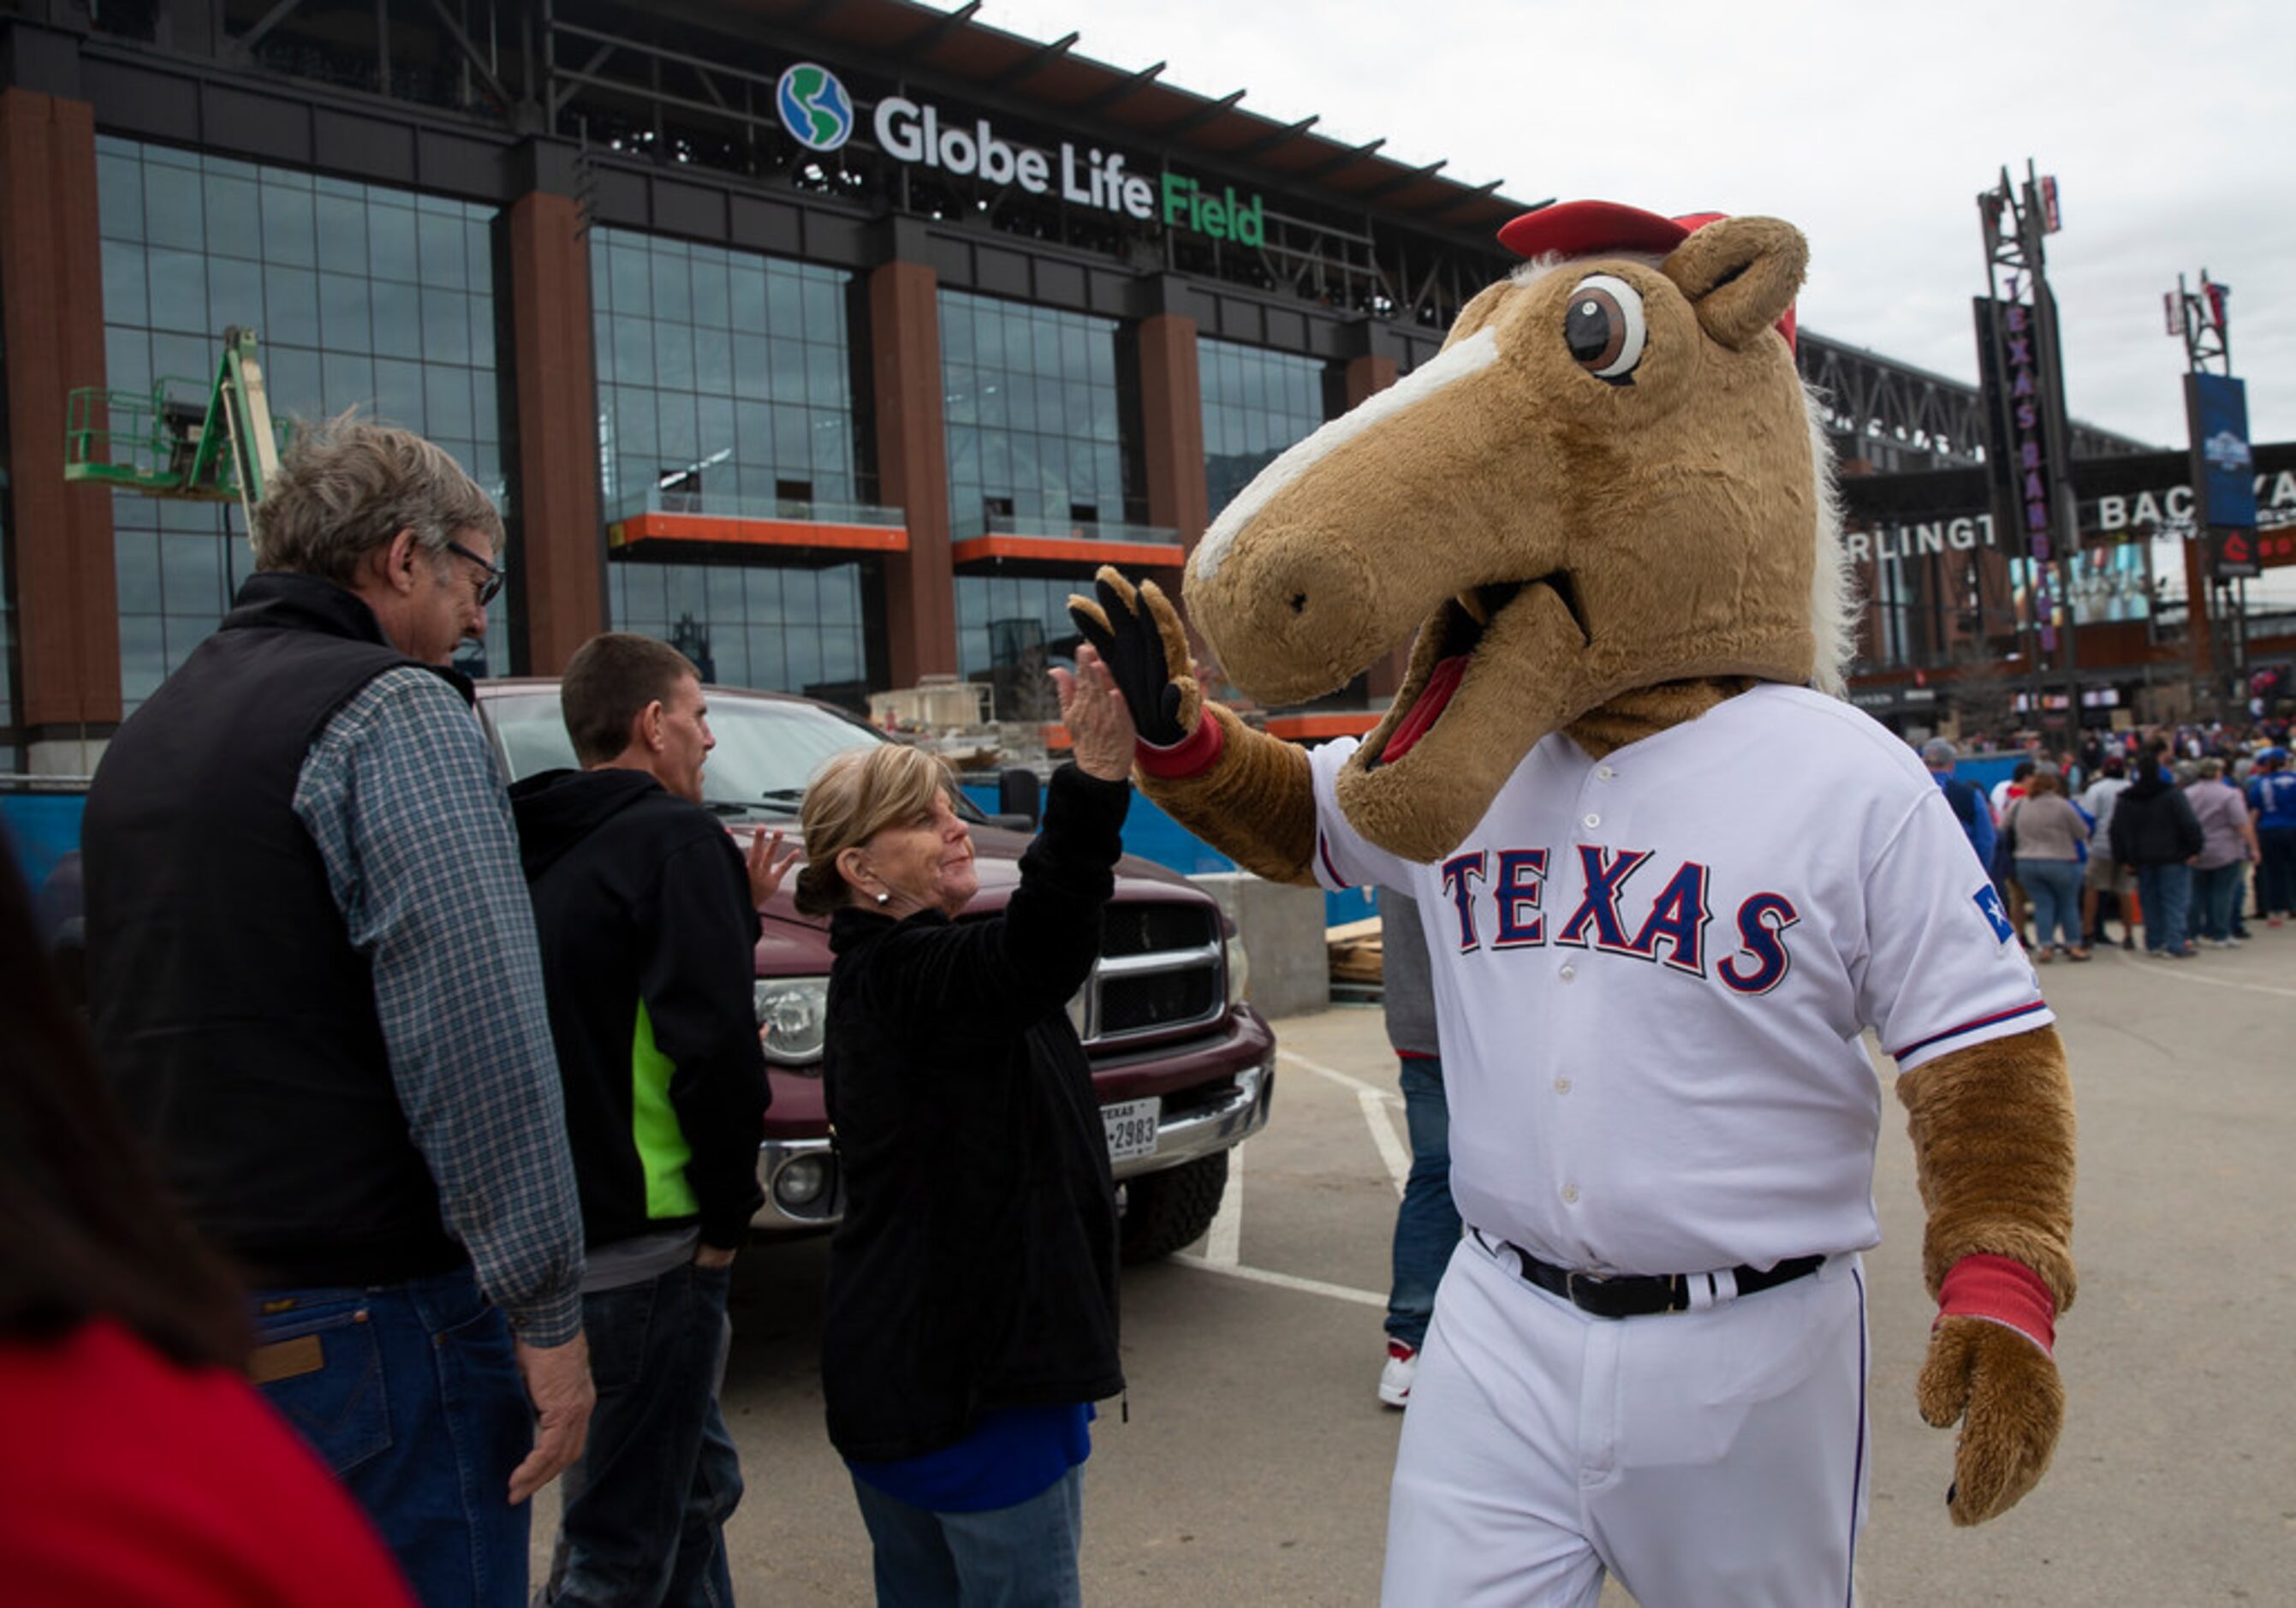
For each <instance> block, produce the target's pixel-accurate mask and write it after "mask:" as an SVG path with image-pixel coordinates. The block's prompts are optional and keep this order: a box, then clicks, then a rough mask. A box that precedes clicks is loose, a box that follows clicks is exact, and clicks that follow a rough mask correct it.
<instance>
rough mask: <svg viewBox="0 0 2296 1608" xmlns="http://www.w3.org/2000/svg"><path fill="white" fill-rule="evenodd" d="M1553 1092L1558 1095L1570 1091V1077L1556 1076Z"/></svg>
mask: <svg viewBox="0 0 2296 1608" xmlns="http://www.w3.org/2000/svg"><path fill="white" fill-rule="evenodd" d="M1554 1092H1555V1093H1556V1094H1558V1095H1567V1094H1569V1093H1570V1079H1568V1078H1557V1079H1555V1080H1554Z"/></svg>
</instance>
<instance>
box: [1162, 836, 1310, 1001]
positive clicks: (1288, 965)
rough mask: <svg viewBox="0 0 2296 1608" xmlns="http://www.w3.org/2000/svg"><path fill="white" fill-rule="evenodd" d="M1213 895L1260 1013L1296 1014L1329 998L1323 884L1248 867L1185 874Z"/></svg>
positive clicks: (1252, 999)
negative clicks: (1245, 956) (1296, 882)
mask: <svg viewBox="0 0 2296 1608" xmlns="http://www.w3.org/2000/svg"><path fill="white" fill-rule="evenodd" d="M1188 880H1189V881H1190V882H1193V883H1195V884H1196V886H1198V887H1199V888H1201V889H1202V890H1204V891H1205V892H1207V893H1209V894H1210V895H1211V896H1212V897H1213V898H1216V899H1218V901H1219V906H1220V908H1221V909H1222V910H1225V911H1226V912H1227V915H1228V918H1229V919H1230V920H1231V921H1233V922H1234V923H1235V926H1236V931H1237V933H1238V934H1239V935H1240V937H1241V938H1242V942H1243V946H1244V948H1245V949H1246V951H1247V952H1248V953H1249V954H1250V955H1251V996H1250V997H1251V1003H1252V1004H1253V1005H1256V1006H1258V1007H1259V1013H1260V1014H1261V1015H1263V1016H1271V1017H1272V1016H1297V1015H1300V1014H1301V1013H1305V1012H1308V1011H1320V1010H1323V1009H1324V1007H1325V1006H1327V1005H1330V1004H1331V1003H1332V973H1331V963H1330V961H1329V959H1328V958H1327V957H1326V956H1325V955H1324V890H1322V889H1320V888H1293V887H1290V886H1287V885H1286V884H1283V883H1281V882H1268V881H1267V880H1266V879H1265V878H1262V877H1256V876H1253V875H1252V874H1250V873H1249V872H1243V871H1220V872H1205V873H1202V874H1198V875H1195V876H1192V877H1190V878H1189V879H1188Z"/></svg>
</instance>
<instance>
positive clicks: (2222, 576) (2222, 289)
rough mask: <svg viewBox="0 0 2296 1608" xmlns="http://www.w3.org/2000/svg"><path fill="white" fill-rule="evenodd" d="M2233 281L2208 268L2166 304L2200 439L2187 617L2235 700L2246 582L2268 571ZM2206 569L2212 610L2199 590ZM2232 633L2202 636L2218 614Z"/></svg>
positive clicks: (2244, 639)
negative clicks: (2196, 283) (2237, 372)
mask: <svg viewBox="0 0 2296 1608" xmlns="http://www.w3.org/2000/svg"><path fill="white" fill-rule="evenodd" d="M2231 296H2232V291H2231V287H2229V286H2227V285H2223V284H2218V283H2216V282H2215V281H2213V280H2211V279H2210V277H2209V271H2208V270H2207V269H2206V268H2202V270H2201V288H2200V289H2199V290H2198V291H2192V290H2188V289H2186V288H2185V276H2184V275H2182V274H2179V275H2177V288H2176V289H2175V290H2173V291H2169V292H2168V293H2167V294H2166V295H2165V296H2164V297H2163V298H2162V300H2163V302H2164V303H2165V310H2166V312H2167V314H2168V322H2169V333H2170V334H2171V335H2176V336H2179V337H2181V338H2182V339H2183V340H2184V342H2185V423H2186V424H2187V426H2188V427H2189V429H2190V430H2191V432H2192V441H2193V493H2194V496H2193V544H2194V545H2193V546H2191V547H2188V548H2187V549H2186V552H2187V562H2186V563H2185V577H2186V592H2187V596H2188V602H2187V604H2186V618H2187V619H2188V620H2189V621H2190V622H2191V624H2190V626H2189V628H2188V629H2189V630H2190V631H2191V633H2192V635H2193V637H2194V669H2196V670H2205V671H2207V672H2209V673H2210V681H2211V683H2212V684H2213V690H2214V691H2215V692H2216V693H2217V694H2218V696H2219V697H2222V696H2224V695H2225V694H2226V693H2227V692H2229V694H2230V701H2231V703H2232V704H2234V705H2235V706H2236V705H2237V704H2238V702H2239V701H2240V699H2241V698H2242V697H2243V695H2244V692H2245V687H2244V685H2243V684H2244V683H2245V681H2246V680H2247V670H2248V583H2249V582H2250V581H2251V579H2253V578H2255V577H2256V576H2258V575H2259V574H2261V573H2262V572H2263V571H2262V570H2261V568H2260V567H2259V563H2258V559H2257V551H2256V459H2255V455H2253V454H2252V453H2251V451H2250V450H2249V444H2248V390H2247V387H2246V386H2245V385H2244V384H2243V382H2242V381H2239V380H2236V379H2235V378H2234V377H2233V372H2232V328H2231V324H2230V322H2229V320H2228V318H2227V316H2226V302H2227V301H2229V300H2230V299H2231ZM2203 570H2205V585H2206V587H2207V589H2208V598H2207V602H2208V603H2209V605H2210V606H2209V608H2208V611H2207V613H2206V614H2205V615H2204V614H2203V613H2202V609H2201V603H2202V599H2201V597H2200V595H2199V594H2200V589H2201V585H2202V571H2203ZM2211 616H2212V617H2213V618H2215V619H2221V620H2226V621H2227V622H2228V623H2229V624H2230V627H2231V629H2229V630H2228V631H2209V632H2208V640H2207V642H2206V644H2202V641H2201V640H2200V638H2201V634H2202V632H2203V631H2206V630H2207V629H2208V628H2207V624H2206V621H2207V619H2209V618H2210V617H2211Z"/></svg>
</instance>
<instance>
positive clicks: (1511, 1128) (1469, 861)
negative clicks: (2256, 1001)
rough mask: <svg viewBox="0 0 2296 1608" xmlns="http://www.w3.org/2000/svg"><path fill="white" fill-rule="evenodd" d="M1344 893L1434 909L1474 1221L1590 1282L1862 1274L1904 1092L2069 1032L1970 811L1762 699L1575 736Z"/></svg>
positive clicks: (1899, 754)
mask: <svg viewBox="0 0 2296 1608" xmlns="http://www.w3.org/2000/svg"><path fill="white" fill-rule="evenodd" d="M1353 747H1354V744H1353V743H1352V742H1334V743H1330V744H1327V745H1325V746H1324V747H1323V748H1321V749H1318V750H1316V752H1315V753H1314V754H1313V755H1312V756H1311V759H1312V761H1313V767H1314V773H1315V779H1316V812H1317V825H1318V841H1317V845H1316V849H1317V867H1316V869H1317V874H1318V875H1319V876H1320V877H1322V879H1323V880H1324V882H1326V883H1327V884H1328V885H1330V886H1333V887H1347V886H1349V885H1352V884H1359V883H1381V884H1384V885H1387V886H1390V887H1395V888H1398V889H1400V890H1403V891H1404V892H1406V893H1408V894H1410V895H1411V896H1412V897H1413V898H1415V899H1417V900H1418V901H1419V908H1420V913H1421V921H1422V924H1423V928H1424V930H1425V932H1426V935H1427V943H1428V950H1429V953H1430V955H1431V957H1432V959H1433V962H1434V973H1435V999H1436V1014H1437V1018H1438V1022H1439V1041H1440V1043H1441V1046H1442V1054H1443V1075H1444V1083H1445V1085H1446V1092H1447V1095H1448V1097H1449V1101H1450V1112H1451V1190H1452V1194H1453V1195H1454V1196H1455V1197H1456V1200H1457V1202H1458V1206H1459V1211H1460V1215H1461V1216H1462V1217H1463V1218H1465V1219H1466V1221H1467V1222H1468V1223H1470V1224H1471V1225H1472V1226H1474V1227H1479V1228H1480V1229H1482V1230H1484V1231H1485V1232H1486V1233H1487V1234H1490V1235H1497V1236H1499V1237H1500V1238H1503V1239H1505V1240H1508V1241H1512V1242H1513V1243H1516V1244H1519V1245H1521V1246H1522V1247H1524V1248H1525V1249H1526V1250H1529V1251H1532V1252H1534V1253H1535V1254H1537V1255H1538V1256H1540V1257H1543V1258H1545V1259H1547V1260H1549V1261H1552V1262H1554V1263H1557V1264H1559V1265H1561V1266H1563V1267H1566V1268H1579V1269H1582V1270H1586V1271H1590V1272H1603V1273H1630V1274H1674V1273H1697V1272H1705V1271H1710V1270H1713V1269H1718V1268H1729V1267H1733V1266H1735V1265H1737V1264H1740V1263H1747V1264H1751V1265H1752V1266H1756V1267H1767V1266H1770V1265H1771V1264H1773V1263H1775V1262H1777V1261H1779V1260H1782V1259H1785V1258H1788V1257H1798V1256H1805V1255H1808V1254H1811V1253H1813V1252H1826V1253H1833V1252H1839V1251H1855V1250H1862V1249H1865V1248H1866V1247H1869V1246H1871V1245H1873V1244H1874V1243H1877V1241H1878V1240H1879V1238H1880V1233H1879V1229H1878V1227H1877V1225H1876V1222H1875V1218H1874V1195H1873V1165H1874V1144H1875V1143H1876V1140H1877V1137H1878V1135H1879V1131H1880V1124H1881V1111H1882V1089H1881V1086H1880V1083H1879V1081H1878V1079H1876V1078H1875V1077H1874V1069H1873V1066H1872V1064H1871V1062H1869V1061H1868V1059H1867V1057H1866V1050H1865V1046H1864V1045H1863V1043H1862V1034H1863V1031H1864V1030H1865V1029H1866V1027H1867V1026H1869V1025H1870V1026H1872V1027H1874V1029H1875V1030H1877V1031H1878V1033H1879V1036H1880V1038H1881V1041H1882V1046H1884V1047H1885V1048H1886V1049H1888V1050H1889V1051H1890V1054H1892V1055H1894V1056H1895V1057H1896V1058H1897V1060H1898V1064H1899V1065H1900V1066H1901V1067H1904V1068H1907V1069H1911V1068H1913V1067H1915V1066H1918V1065H1920V1064H1921V1063H1922V1062H1924V1061H1927V1060H1929V1059H1931V1057H1933V1056H1937V1055H1940V1054H1945V1053H1946V1052H1947V1051H1949V1050H1956V1049H1961V1048H1964V1047H1966V1046H1971V1045H1974V1044H1980V1043H1982V1042H1984V1041H1986V1040H1988V1039H1991V1038H2001V1037H2004V1036H2005V1035H2008V1034H2013V1033H2021V1032H2025V1031H2028V1030H2031V1029H2034V1028H2038V1027H2039V1026H2041V1025H2043V1024H2044V1023H2046V1022H2048V1021H2053V1020H2054V1017H2053V1016H2052V1014H2051V1013H2050V1012H2049V1009H2048V1007H2047V1006H2046V1005H2044V1004H2043V1003H2042V1000H2041V996H2040V989H2039V984H2038V979H2037V977H2036V975H2035V973H2034V972H2033V969H2032V966H2031V965H2030V963H2029V962H2028V961H2027V960H2026V958H2025V956H2024V953H2023V951H2022V950H2021V948H2020V947H2019V945H2018V943H2017V941H2016V938H2015V935H2014V933H2013V930H2012V929H2011V927H2010V924H2009V923H2008V920H2007V918H2006V916H2005V914H2004V913H2003V911H2002V910H2001V907H2000V904H1999V900H1998V897H1997V895H1996V894H1995V892H1994V890H1993V888H1992V885H1991V883H1990V882H1988V881H1987V880H1986V877H1985V874H1984V873H1983V871H1982V870H1981V869H1980V867H1979V866H1978V865H1977V862H1976V860H1975V859H1974V858H1973V857H1972V856H1971V854H1970V852H1969V839H1968V838H1967V836H1966V835H1965V834H1964V833H1963V831H1962V829H1961V824H1960V823H1959V822H1958V821H1957V820H1956V819H1955V818H1954V814H1953V809H1952V807H1951V806H1950V805H1949V804H1948V803H1947V802H1946V800H1945V797H1944V795H1943V794H1942V793H1941V792H1939V791H1938V788H1937V785H1936V783H1934V782H1932V781H1931V779H1930V776H1929V775H1928V773H1927V772H1925V771H1924V770H1923V768H1922V766H1921V764H1920V762H1919V761H1918V760H1917V759H1915V757H1914V755H1913V753H1912V751H1910V750H1908V749H1907V747H1906V746H1905V744H1904V743H1902V742H1898V739H1896V738H1895V737H1893V736H1891V735H1890V734H1889V733H1888V732H1886V731H1884V730H1883V729H1882V727H1881V726H1878V725H1876V724H1875V723H1874V721H1872V720H1871V719H1869V718H1866V716H1864V715H1862V714H1860V713H1858V712H1857V710H1853V709H1851V708H1850V707H1849V705H1847V704H1844V703H1841V702H1840V701H1836V700H1833V699H1830V698H1826V697H1824V696H1821V695H1820V694H1817V693H1811V692H1807V691H1803V690H1801V689H1799V688H1792V687H1784V686H1760V687H1757V688H1755V689H1753V690H1752V691H1750V692H1748V693H1744V694H1743V695H1741V696H1739V697H1736V698H1733V699H1730V700H1728V701H1726V702H1724V703H1723V704H1721V705H1720V706H1719V707H1718V708H1716V709H1714V710H1710V711H1709V712H1708V713H1707V714H1705V715H1704V716H1702V717H1701V718H1698V719H1696V720H1693V721H1691V722H1688V723H1687V724H1685V725H1682V726H1676V727H1674V728H1672V729H1670V730H1668V731H1665V732H1661V733H1660V734H1657V735H1656V736H1653V737H1649V738H1646V739H1644V740H1643V741H1642V742H1636V743H1634V744H1632V745H1631V746H1629V747H1628V748H1625V749H1622V750H1620V751H1618V752H1616V753H1614V754H1612V755H1611V756H1610V757H1609V758H1607V759H1603V760H1601V761H1596V760H1595V759H1589V758H1588V757H1587V754H1586V752H1585V751H1583V750H1581V749H1580V748H1579V746H1578V744H1577V743H1575V742H1572V741H1570V738H1568V737H1566V736H1564V735H1562V734H1554V735H1552V736H1549V737H1548V738H1546V740H1545V741H1544V742H1540V743H1539V744H1538V747H1537V748H1535V749H1534V750H1532V751H1531V753H1530V755H1529V758H1528V759H1525V760H1524V762H1523V764H1522V765H1521V767H1519V768H1518V769H1517V770H1516V772H1515V774H1514V775H1513V777H1511V778H1510V779H1509V780H1508V782H1507V783H1506V785H1505V788H1503V789H1502V790H1501V791H1500V792H1499V794H1498V797H1497V800H1495V801H1494V802H1493V804H1492V806H1491V808H1490V811H1489V813H1488V815H1486V816H1484V818H1483V819H1482V821H1481V822H1480V824H1479V825H1477V826H1476V827H1475V829H1474V831H1473V832H1472V833H1469V834H1468V837H1467V839H1466V841H1464V842H1463V843H1461V844H1460V845H1459V846H1458V848H1457V849H1455V850H1454V851H1453V852H1452V853H1451V854H1450V855H1448V856H1447V857H1445V858H1444V859H1443V860H1441V861H1440V862H1439V863H1437V864H1434V865H1428V866H1422V865H1416V864H1414V863H1412V862H1409V861H1406V860H1403V859H1400V858H1398V857H1396V856H1394V855H1392V854H1390V853H1389V852H1387V851H1386V850H1384V849H1378V848H1376V847H1374V846H1373V845H1372V844H1370V843H1368V842H1366V841H1365V840H1364V839H1363V837H1362V836H1361V835H1360V834H1358V833H1357V832H1356V830H1355V829H1354V828H1353V827H1352V826H1351V825H1349V823H1348V821H1347V820H1346V818H1345V817H1344V816H1342V815H1341V813H1340V810H1339V808H1338V805H1337V803H1336V801H1335V800H1334V797H1333V783H1334V780H1335V778H1336V776H1337V774H1338V771H1339V768H1340V766H1341V763H1342V762H1343V761H1344V760H1345V759H1346V758H1347V756H1348V754H1349V752H1350V751H1352V749H1353Z"/></svg>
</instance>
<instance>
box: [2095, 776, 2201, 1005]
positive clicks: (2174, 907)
mask: <svg viewBox="0 0 2296 1608" xmlns="http://www.w3.org/2000/svg"><path fill="white" fill-rule="evenodd" d="M2168 759H2169V750H2168V744H2167V743H2165V742H2161V740H2160V739H2159V738H2157V737H2156V738H2155V739H2153V741H2152V742H2148V743H2146V744H2145V745H2144V756H2143V758H2141V759H2139V760H2138V761H2137V764H2136V780H2135V781H2133V782H2131V783H2129V784H2128V789H2127V790H2126V791H2125V792H2122V793H2121V795H2120V801H2119V802H2117V803H2116V804H2114V805H2113V807H2112V834H2111V835H2112V857H2113V858H2114V859H2115V860H2117V861H2119V862H2120V864H2121V865H2123V866H2135V867H2136V898H2137V902H2138V903H2139V904H2141V905H2142V906H2143V907H2144V953H2146V954H2147V955H2155V956H2165V957H2166V958H2168V959H2170V960H2190V959H2192V957H2193V956H2194V948H2193V945H2192V939H2191V934H2190V933H2188V932H2187V931H2185V915H2186V913H2187V912H2188V911H2189V910H2190V909H2191V907H2192V902H2193V868H2192V866H2190V865H2188V864H2187V863H2186V862H2188V861H2189V860H2191V859H2192V857H2194V855H2196V854H2198V853H2200V851H2201V844H2202V832H2201V822H2200V817H2199V816H2195V815H2194V813H2193V806H2192V802H2191V800H2187V799H2186V798H2185V794H2184V792H2183V790H2182V789H2180V788H2178V787H2177V784H2176V783H2175V782H2174V781H2173V780H2172V779H2171V778H2170V777H2169V769H2168Z"/></svg>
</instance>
